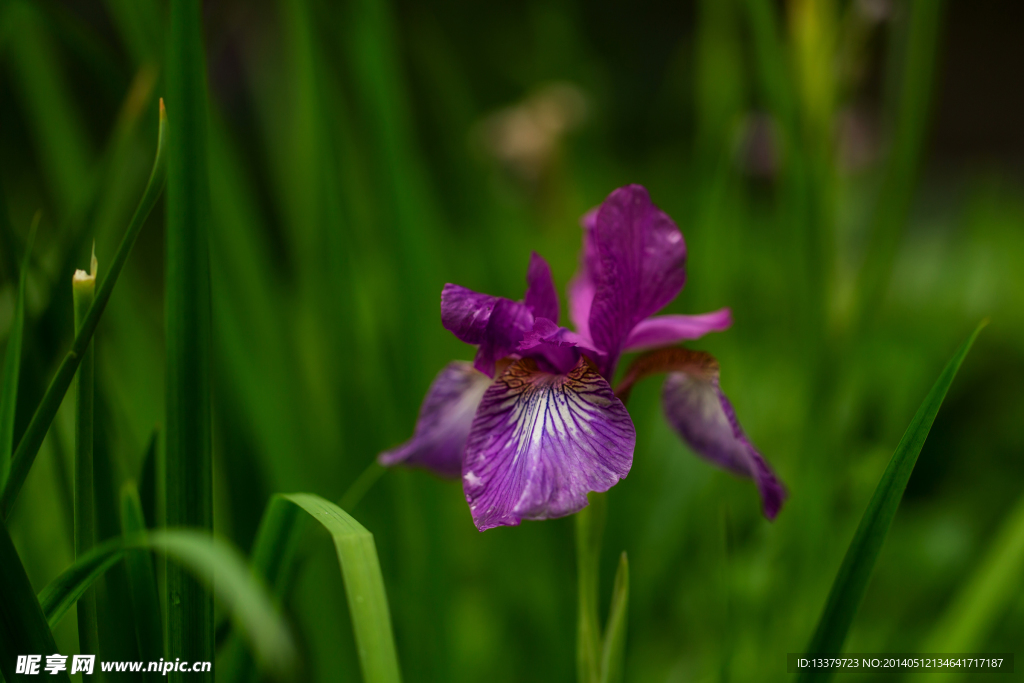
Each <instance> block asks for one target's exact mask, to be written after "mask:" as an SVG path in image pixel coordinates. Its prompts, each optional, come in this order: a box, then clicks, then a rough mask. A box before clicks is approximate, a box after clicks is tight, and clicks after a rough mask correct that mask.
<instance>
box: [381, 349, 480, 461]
mask: <svg viewBox="0 0 1024 683" xmlns="http://www.w3.org/2000/svg"><path fill="white" fill-rule="evenodd" d="M490 383H491V380H490V379H488V378H487V377H486V376H485V375H483V374H481V373H479V372H477V371H476V370H474V369H473V366H472V365H471V364H470V363H466V362H464V361H454V362H451V363H449V364H448V365H447V366H446V367H445V368H444V369H443V370H441V372H440V373H438V375H437V377H436V378H435V379H434V383H433V384H431V385H430V389H429V390H427V395H426V396H425V397H424V399H423V405H422V406H420V416H419V419H418V420H417V421H416V431H415V432H414V433H413V437H412V438H411V439H409V440H408V441H406V442H405V443H404V444H402V445H401V446H398V447H397V448H393V449H391V450H389V451H384V452H383V453H381V454H380V456H378V458H377V459H378V461H379V462H380V464H381V465H385V466H390V465H397V464H404V465H416V466H420V467H425V468H427V469H429V470H433V471H434V472H435V473H437V474H439V475H441V476H443V477H453V478H454V477H458V476H459V474H460V473H461V472H462V453H463V450H464V449H465V446H466V438H467V437H468V436H469V429H470V426H471V425H472V424H473V416H474V415H476V409H477V406H479V405H480V399H481V398H483V395H484V392H485V391H486V390H487V387H488V386H489V385H490Z"/></svg>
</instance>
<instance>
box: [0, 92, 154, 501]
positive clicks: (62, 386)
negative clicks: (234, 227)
mask: <svg viewBox="0 0 1024 683" xmlns="http://www.w3.org/2000/svg"><path fill="white" fill-rule="evenodd" d="M166 142H167V117H166V115H165V113H164V107H163V102H162V101H161V104H160V132H159V137H158V140H157V148H156V158H155V159H154V160H153V170H152V171H151V173H150V175H149V182H148V184H147V185H146V190H145V192H143V193H142V199H141V200H140V201H139V206H138V208H136V209H135V214H134V215H133V216H132V219H131V221H130V222H129V224H128V230H127V231H126V232H125V235H124V238H123V239H122V240H121V244H120V246H119V247H118V248H117V253H116V254H115V255H114V259H113V261H111V264H110V272H109V273H108V274H107V276H106V277H105V278H103V280H102V281H101V282H100V285H99V287H98V288H97V291H96V298H95V300H94V301H93V304H92V306H90V307H89V314H88V315H86V316H85V320H84V322H83V323H82V326H81V329H80V330H79V331H78V332H77V333H76V334H75V341H74V342H73V343H72V345H71V350H70V351H68V353H67V355H66V356H65V357H64V360H63V361H61V364H60V367H58V368H57V373H56V374H55V375H54V377H53V380H52V381H51V382H50V386H48V387H47V388H46V393H45V394H44V395H43V400H42V401H40V402H39V407H37V408H36V412H35V413H34V414H33V415H32V420H31V421H30V422H29V424H28V427H27V428H26V429H25V434H24V436H22V438H21V441H20V442H19V443H18V446H17V448H16V449H15V450H14V455H13V457H12V459H11V470H10V475H9V476H8V478H7V483H6V484H5V485H4V489H3V494H2V496H0V517H2V518H4V519H6V518H7V516H8V515H9V514H10V511H11V507H12V506H13V505H14V501H15V499H16V498H17V497H18V493H19V492H20V491H21V486H22V484H24V483H25V477H27V476H28V472H29V470H30V469H32V463H33V462H34V461H35V458H36V455H37V454H38V453H39V447H40V446H41V445H42V443H43V439H44V438H45V437H46V432H47V430H48V429H49V428H50V423H51V422H53V418H54V416H55V415H56V414H57V410H58V409H59V408H60V404H61V401H63V400H64V395H65V394H66V393H67V390H68V387H70V386H71V382H72V380H73V379H74V378H75V372H76V371H77V370H78V365H79V363H80V362H81V360H82V355H83V353H84V352H85V349H86V347H88V345H89V342H90V341H91V340H92V335H93V333H94V332H95V331H96V326H97V325H98V324H99V321H100V316H102V315H103V311H104V309H105V308H106V307H107V302H108V301H109V300H110V295H111V293H112V292H113V290H114V284H115V283H116V282H117V278H118V276H119V275H120V274H121V270H122V269H123V268H124V264H125V262H126V261H127V260H128V255H129V254H130V253H131V250H132V247H133V246H134V245H135V240H136V238H137V237H138V236H139V231H141V230H142V226H143V224H144V223H145V222H146V218H147V217H148V216H149V213H150V211H152V210H153V206H154V205H155V204H156V200H157V199H158V198H159V197H160V192H161V190H163V186H164V177H165V172H166V156H165V153H164V152H165V149H166Z"/></svg>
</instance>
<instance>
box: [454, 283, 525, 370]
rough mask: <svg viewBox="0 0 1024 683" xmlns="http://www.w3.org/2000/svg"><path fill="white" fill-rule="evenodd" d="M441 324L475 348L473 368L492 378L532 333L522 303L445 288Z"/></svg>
mask: <svg viewBox="0 0 1024 683" xmlns="http://www.w3.org/2000/svg"><path fill="white" fill-rule="evenodd" d="M441 324H442V325H444V328H445V329H446V330H448V331H449V332H451V333H452V334H454V335H455V336H456V337H458V338H459V339H461V340H462V341H464V342H466V343H468V344H476V345H477V347H478V348H477V353H476V358H475V359H474V361H473V366H474V367H475V368H476V369H477V370H479V371H480V372H482V373H484V374H485V375H487V376H488V377H494V366H495V363H496V362H497V361H499V360H501V359H502V358H505V357H506V356H509V355H510V354H512V353H514V352H515V350H516V346H518V345H519V342H520V341H522V339H523V337H524V336H526V334H527V332H529V331H530V330H531V329H533V314H532V313H531V312H530V309H529V308H528V307H527V306H526V304H524V303H521V302H518V301H512V300H511V299H505V298H503V297H499V296H490V295H487V294H479V293H477V292H474V291H472V290H470V289H466V288H465V287H460V286H459V285H453V284H447V285H445V286H444V289H443V290H442V291H441Z"/></svg>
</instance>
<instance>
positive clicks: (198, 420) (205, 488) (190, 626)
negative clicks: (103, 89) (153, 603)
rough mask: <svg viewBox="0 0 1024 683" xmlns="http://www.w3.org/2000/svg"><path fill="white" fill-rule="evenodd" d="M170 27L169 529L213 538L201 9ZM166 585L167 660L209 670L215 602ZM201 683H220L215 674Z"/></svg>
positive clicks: (192, 589) (187, 582)
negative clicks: (205, 666)
mask: <svg viewBox="0 0 1024 683" xmlns="http://www.w3.org/2000/svg"><path fill="white" fill-rule="evenodd" d="M170 17H171V26H170V28H171V30H170V42H169V45H168V53H167V90H168V103H169V105H170V107H171V113H172V119H171V126H172V129H173V132H172V138H173V144H172V145H171V146H170V148H169V149H168V153H167V203H166V207H167V227H166V230H167V240H166V244H167V249H166V264H167V265H166V286H165V292H166V305H165V312H166V316H167V325H166V335H167V458H166V465H165V469H166V479H165V486H166V506H167V508H166V510H167V524H168V526H184V527H198V528H201V529H211V530H212V528H213V460H212V458H211V426H210V398H211V396H210V261H209V244H208V240H209V237H208V223H209V214H210V183H209V176H208V171H207V161H208V160H207V151H206V127H207V117H208V116H209V108H208V104H207V96H206V60H205V56H204V52H203V30H202V13H201V3H200V2H199V0H172V2H171V3H170ZM166 577H167V580H166V586H165V588H166V591H167V600H166V604H167V629H166V634H167V651H168V654H170V653H174V654H175V656H177V655H178V654H179V653H180V655H181V657H182V658H188V659H191V660H204V661H208V660H211V659H212V658H213V653H214V628H213V597H212V595H211V594H210V592H209V591H208V590H206V588H204V587H203V586H202V585H201V584H200V583H198V582H197V581H195V580H194V579H193V577H191V576H190V575H188V574H187V573H186V572H185V571H184V570H183V569H181V567H179V566H178V565H176V564H169V565H168V566H167V574H166ZM181 678H182V679H183V677H181ZM200 680H204V681H212V680H213V674H212V672H210V673H209V674H207V675H204V676H202V677H201V678H200Z"/></svg>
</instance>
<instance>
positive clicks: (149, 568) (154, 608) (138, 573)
mask: <svg viewBox="0 0 1024 683" xmlns="http://www.w3.org/2000/svg"><path fill="white" fill-rule="evenodd" d="M121 530H122V533H123V534H124V537H125V538H132V537H134V536H138V535H140V534H144V533H145V532H146V520H145V516H144V515H143V512H142V502H141V501H140V500H139V491H138V489H137V488H136V487H135V482H132V481H127V482H125V483H124V486H122V487H121ZM124 563H125V568H126V569H127V570H128V584H129V589H130V590H131V595H132V613H133V614H134V615H135V637H136V639H137V641H138V644H139V655H140V656H141V657H142V658H143V659H148V660H151V661H155V660H157V659H159V658H160V657H161V656H163V655H164V636H163V621H162V620H161V618H160V613H161V609H160V594H159V592H158V590H157V585H156V571H155V570H154V569H153V558H152V556H151V555H150V553H149V552H147V551H145V550H129V551H128V552H127V553H125V557H124Z"/></svg>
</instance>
